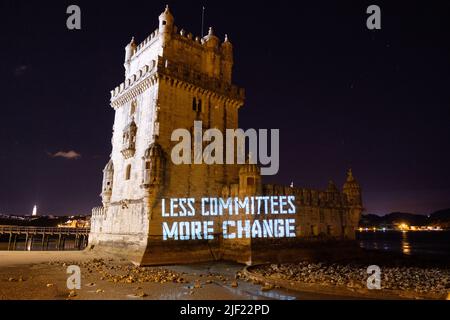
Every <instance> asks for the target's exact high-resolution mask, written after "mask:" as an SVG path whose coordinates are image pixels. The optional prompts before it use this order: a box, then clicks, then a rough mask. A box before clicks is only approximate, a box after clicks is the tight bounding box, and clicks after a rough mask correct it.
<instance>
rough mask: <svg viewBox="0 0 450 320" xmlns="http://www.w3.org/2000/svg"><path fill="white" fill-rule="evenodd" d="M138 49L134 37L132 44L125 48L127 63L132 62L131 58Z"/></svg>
mask: <svg viewBox="0 0 450 320" xmlns="http://www.w3.org/2000/svg"><path fill="white" fill-rule="evenodd" d="M136 48H137V45H136V43H135V42H134V37H132V38H131V41H130V43H129V44H127V46H126V47H125V63H128V62H130V60H131V58H132V57H133V55H134V54H135V52H136Z"/></svg>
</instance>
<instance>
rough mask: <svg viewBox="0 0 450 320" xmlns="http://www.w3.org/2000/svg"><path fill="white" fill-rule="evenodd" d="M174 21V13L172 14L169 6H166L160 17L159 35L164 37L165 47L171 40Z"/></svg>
mask: <svg viewBox="0 0 450 320" xmlns="http://www.w3.org/2000/svg"><path fill="white" fill-rule="evenodd" d="M174 20H175V19H174V18H173V15H172V13H170V10H169V6H166V9H165V10H164V12H163V13H161V14H160V15H159V34H160V35H161V37H162V44H163V46H164V44H165V43H166V42H167V41H169V40H170V38H171V35H172V32H173V27H174V25H173V23H174Z"/></svg>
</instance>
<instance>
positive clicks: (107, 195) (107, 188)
mask: <svg viewBox="0 0 450 320" xmlns="http://www.w3.org/2000/svg"><path fill="white" fill-rule="evenodd" d="M113 178H114V165H113V162H112V160H109V162H108V163H107V164H106V166H105V168H104V169H103V183H102V193H101V194H100V195H101V197H102V202H103V206H104V207H106V206H108V205H109V203H110V202H111V195H112V188H113Z"/></svg>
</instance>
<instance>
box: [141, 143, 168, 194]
mask: <svg viewBox="0 0 450 320" xmlns="http://www.w3.org/2000/svg"><path fill="white" fill-rule="evenodd" d="M142 160H143V165H142V167H143V168H142V170H143V175H142V177H143V178H142V186H143V188H149V187H151V186H156V185H159V184H161V183H162V181H163V173H164V153H163V150H162V148H161V146H160V145H159V144H158V143H157V142H154V143H152V144H151V145H150V146H149V148H148V149H147V150H145V153H144V156H143V157H142Z"/></svg>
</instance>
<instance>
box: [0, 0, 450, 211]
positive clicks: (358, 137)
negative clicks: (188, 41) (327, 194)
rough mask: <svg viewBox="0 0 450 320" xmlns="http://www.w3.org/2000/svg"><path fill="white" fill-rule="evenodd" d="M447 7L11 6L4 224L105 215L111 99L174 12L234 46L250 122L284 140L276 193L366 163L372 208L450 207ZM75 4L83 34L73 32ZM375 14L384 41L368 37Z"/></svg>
mask: <svg viewBox="0 0 450 320" xmlns="http://www.w3.org/2000/svg"><path fill="white" fill-rule="evenodd" d="M392 2H395V3H392ZM446 2H447V3H448V1H442V2H434V3H433V4H431V3H430V2H429V1H422V2H412V1H386V3H385V2H383V1H370V2H367V1H353V2H351V1H311V2H304V1H295V2H294V1H292V2H283V1H272V2H264V1H258V2H256V1H242V0H241V1H169V0H166V1H156V0H152V1H124V2H119V1H108V2H106V1H104V2H101V1H95V3H94V1H78V0H73V1H57V2H56V1H55V3H53V2H50V1H27V2H24V1H17V0H14V1H5V0H2V2H1V5H0V12H1V19H0V20H1V21H0V25H1V42H2V45H1V50H0V52H1V55H0V57H1V58H0V74H1V78H0V88H1V89H0V90H1V95H2V101H1V119H2V121H1V126H0V143H1V148H0V213H8V214H30V213H31V209H32V207H33V205H34V204H35V203H36V204H38V206H39V211H40V213H41V214H56V215H62V214H87V213H90V209H91V208H92V207H94V206H98V205H100V204H101V199H100V197H99V193H100V189H101V178H102V169H103V167H104V165H105V164H106V162H107V161H108V158H109V154H110V152H111V133H112V126H113V117H114V112H113V109H112V108H111V107H110V106H109V98H110V93H109V92H110V90H111V89H113V88H115V87H116V85H118V84H119V83H121V82H122V81H123V75H124V69H123V60H124V47H125V45H126V44H127V43H128V42H129V41H130V38H131V37H132V36H135V38H136V39H137V42H138V43H139V42H140V41H142V40H143V39H145V37H147V36H148V35H149V34H150V33H151V32H153V31H154V30H155V29H156V28H157V23H158V20H157V17H158V15H159V14H160V13H161V12H162V11H163V9H164V6H165V4H166V3H168V4H169V5H170V8H171V11H172V13H173V14H174V16H175V24H176V25H177V26H179V27H180V28H181V27H182V28H184V29H185V30H187V31H189V32H192V33H193V34H194V35H199V34H200V30H201V8H202V5H205V6H206V18H205V29H207V27H209V26H213V27H214V30H215V33H216V34H217V35H218V36H219V37H220V38H221V39H223V37H224V34H225V33H227V34H228V35H229V38H230V41H231V42H232V43H233V45H234V48H235V51H234V52H235V67H234V82H235V83H237V84H238V85H239V86H242V87H244V88H245V89H246V94H247V99H246V103H245V106H244V108H242V109H241V111H240V127H242V128H255V129H258V128H267V129H271V128H279V129H280V135H281V150H280V171H279V174H278V175H277V176H273V177H265V178H264V182H267V183H269V182H272V183H273V182H277V183H282V184H289V183H290V182H291V181H293V182H294V184H295V185H296V186H303V187H308V188H320V189H324V188H326V186H327V183H328V180H330V179H332V180H334V181H335V182H336V183H337V184H338V185H339V186H341V185H342V184H343V182H344V180H345V176H346V174H345V173H346V170H347V169H348V168H349V167H352V168H353V172H354V175H355V177H356V178H357V180H358V181H359V182H360V183H361V185H362V189H363V201H364V206H365V208H366V213H376V214H385V213H389V212H392V211H402V212H413V213H430V212H433V211H435V210H438V209H443V208H448V207H450V148H449V145H450V37H449V34H450V26H449V23H448V22H449V21H450V7H449V5H448V4H446ZM119 3H120V5H119ZM70 4H77V5H79V6H80V7H81V11H82V18H81V20H82V30H80V31H69V30H68V29H67V28H66V19H67V17H68V15H67V14H66V8H67V6H69V5H70ZM370 4H378V5H379V6H380V7H381V12H382V29H381V30H376V31H371V30H368V29H367V28H366V19H367V17H368V15H367V14H366V8H367V6H368V5H370ZM70 151H72V152H70Z"/></svg>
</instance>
